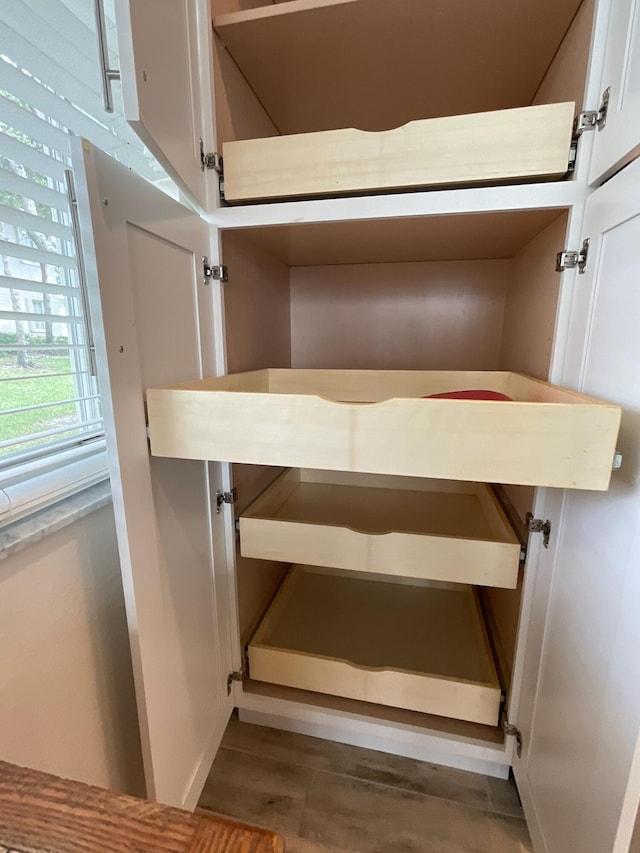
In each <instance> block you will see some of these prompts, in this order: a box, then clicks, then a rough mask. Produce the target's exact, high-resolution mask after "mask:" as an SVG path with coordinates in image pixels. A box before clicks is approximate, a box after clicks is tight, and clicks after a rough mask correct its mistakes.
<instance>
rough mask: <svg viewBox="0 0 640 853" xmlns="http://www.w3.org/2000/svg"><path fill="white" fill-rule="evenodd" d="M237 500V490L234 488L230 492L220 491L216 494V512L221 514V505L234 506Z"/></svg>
mask: <svg viewBox="0 0 640 853" xmlns="http://www.w3.org/2000/svg"><path fill="white" fill-rule="evenodd" d="M237 500H238V490H237V489H236V488H235V487H234V488H233V489H231V491H230V492H223V491H222V489H220V490H219V491H217V492H216V512H217V513H221V512H222V507H223V504H234V503H235V502H236V501H237Z"/></svg>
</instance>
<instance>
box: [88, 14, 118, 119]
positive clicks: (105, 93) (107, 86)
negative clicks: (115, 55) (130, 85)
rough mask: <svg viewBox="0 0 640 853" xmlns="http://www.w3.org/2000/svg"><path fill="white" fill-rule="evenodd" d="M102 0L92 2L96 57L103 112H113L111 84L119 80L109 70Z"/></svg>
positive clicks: (110, 69)
mask: <svg viewBox="0 0 640 853" xmlns="http://www.w3.org/2000/svg"><path fill="white" fill-rule="evenodd" d="M102 2H103V0H94V4H93V5H94V10H95V14H96V33H97V36H98V56H99V58H100V75H101V77H102V100H103V101H104V108H105V111H106V112H108V113H112V112H113V92H112V91H111V83H112V82H113V80H119V79H120V72H119V71H118V70H117V69H115V68H109V49H108V46H107V28H106V26H105V18H104V6H103V5H102Z"/></svg>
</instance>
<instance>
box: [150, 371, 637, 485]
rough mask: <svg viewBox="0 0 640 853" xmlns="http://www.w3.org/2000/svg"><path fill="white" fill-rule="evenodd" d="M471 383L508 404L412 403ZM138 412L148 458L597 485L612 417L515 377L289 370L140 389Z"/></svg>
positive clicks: (615, 424) (615, 410)
mask: <svg viewBox="0 0 640 853" xmlns="http://www.w3.org/2000/svg"><path fill="white" fill-rule="evenodd" d="M478 388H481V389H489V390H493V391H498V392H502V393H505V394H508V396H509V397H511V398H512V399H513V401H514V402H495V401H481V400H447V399H430V400H423V399H420V398H421V397H423V396H424V395H428V394H436V393H442V392H447V391H455V390H465V389H478ZM365 404H368V405H365ZM147 411H148V418H149V435H150V442H151V452H152V454H153V455H155V456H169V457H177V458H184V459H211V460H219V461H226V462H245V463H252V464H258V465H278V466H283V467H295V468H316V469H322V470H333V471H360V472H364V473H366V472H369V473H377V474H400V475H403V476H418V477H434V478H436V479H447V480H468V481H473V482H482V483H521V484H524V485H532V486H558V487H563V488H576V489H596V490H605V489H607V488H608V486H609V480H610V478H611V467H612V464H613V458H614V454H615V449H616V439H617V435H618V429H619V426H620V414H621V411H620V407H619V406H614V405H610V404H608V403H604V402H602V401H601V400H596V399H594V398H593V397H587V396H585V395H583V394H578V393H576V392H574V391H568V390H566V389H564V388H559V387H558V386H555V385H550V384H549V383H547V382H542V381H540V380H537V379H530V378H529V377H527V376H523V375H521V374H517V373H508V372H496V371H488V372H483V371H469V372H464V371H422V370H291V369H267V370H258V371H253V372H251V373H237V374H229V375H227V376H222V377H217V378H211V379H200V380H195V381H192V382H186V383H184V384H179V385H173V386H171V387H167V388H152V389H148V390H147Z"/></svg>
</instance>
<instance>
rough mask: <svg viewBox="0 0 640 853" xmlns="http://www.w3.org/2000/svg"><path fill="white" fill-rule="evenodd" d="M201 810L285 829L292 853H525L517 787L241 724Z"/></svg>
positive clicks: (232, 730) (225, 746)
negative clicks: (348, 852) (346, 852)
mask: <svg viewBox="0 0 640 853" xmlns="http://www.w3.org/2000/svg"><path fill="white" fill-rule="evenodd" d="M199 807H200V808H203V809H207V810H208V811H213V812H217V813H219V814H223V815H229V816H231V817H234V818H236V819H238V820H242V821H245V822H248V823H253V824H257V825H259V826H264V827H267V828H269V829H277V830H279V831H280V832H281V833H282V834H283V835H284V836H285V838H286V842H287V843H286V848H287V853H345V851H350V853H525V851H531V849H532V848H531V845H530V841H529V835H528V833H527V827H526V824H525V822H524V817H523V814H522V809H521V807H520V803H519V800H518V795H517V792H516V788H515V786H514V785H513V783H512V782H506V781H502V780H499V779H492V778H490V777H487V776H481V775H479V774H476V773H466V772H464V771H462V770H453V769H451V768H448V767H440V766H439V765H436V764H426V763H424V762H421V761H414V760H413V759H410V758H400V757H398V756H394V755H387V754H385V753H382V752H375V751H373V750H368V749H359V748H358V747H353V746H345V745H344V744H339V743H334V742H333V741H326V740H321V739H319V738H314V737H307V736H305V735H298V734H291V733H289V732H282V731H279V730H276V729H268V728H264V727H262V726H253V725H249V724H248V723H240V722H239V721H238V719H237V718H236V717H235V716H234V717H233V718H232V720H231V722H230V723H229V726H228V728H227V731H226V733H225V736H224V739H223V741H222V747H221V749H220V751H219V752H218V755H217V757H216V760H215V763H214V765H213V767H212V769H211V773H210V774H209V778H208V779H207V783H206V785H205V787H204V791H203V793H202V797H201V798H200V803H199Z"/></svg>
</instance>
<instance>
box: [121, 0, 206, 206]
mask: <svg viewBox="0 0 640 853" xmlns="http://www.w3.org/2000/svg"><path fill="white" fill-rule="evenodd" d="M116 24H117V32H118V47H119V51H120V62H121V79H122V93H123V98H124V111H125V117H126V119H127V120H128V121H129V123H130V124H131V126H132V127H133V129H134V130H135V131H136V133H137V134H138V136H140V138H141V139H142V141H143V142H144V143H145V145H147V147H148V148H149V150H150V151H151V152H152V154H153V155H154V156H155V157H156V158H157V159H158V161H159V162H160V163H161V164H162V166H163V167H164V168H165V169H166V170H167V172H168V173H169V175H171V177H172V178H173V179H174V180H175V182H176V184H177V185H178V186H179V187H180V189H181V190H182V191H183V192H184V194H185V195H186V196H187V197H188V198H189V199H190V200H191V201H192V202H193V203H194V204H195V205H196V206H198V207H200V208H201V209H202V210H206V209H207V208H208V207H209V206H210V204H209V202H208V199H207V180H206V173H205V171H204V170H203V164H202V158H201V151H202V152H206V151H209V150H211V148H212V147H213V140H214V136H215V134H214V125H213V119H212V117H211V95H210V81H211V73H210V38H209V32H210V13H209V8H208V5H207V4H206V3H203V2H202V0H156V1H155V2H154V3H153V4H149V3H147V2H145V0H117V3H116Z"/></svg>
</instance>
